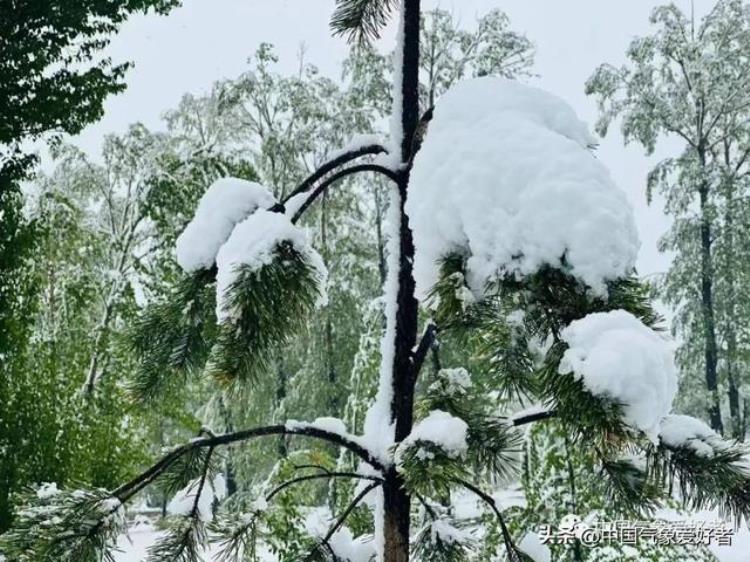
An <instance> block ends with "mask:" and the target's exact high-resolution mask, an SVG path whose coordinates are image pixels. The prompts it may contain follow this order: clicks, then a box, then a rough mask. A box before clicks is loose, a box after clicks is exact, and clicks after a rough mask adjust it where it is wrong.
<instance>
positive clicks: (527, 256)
mask: <svg viewBox="0 0 750 562" xmlns="http://www.w3.org/2000/svg"><path fill="white" fill-rule="evenodd" d="M594 142H595V140H594V138H593V137H592V136H591V135H590V134H589V132H588V130H587V128H586V126H585V124H584V123H583V122H581V121H580V120H579V119H578V118H577V117H576V115H575V113H574V112H573V110H572V108H571V107H570V106H568V105H567V104H566V103H565V102H563V101H562V100H561V99H559V98H557V97H556V96H553V95H552V94H549V93H547V92H544V91H543V90H539V89H537V88H532V87H530V86H525V85H523V84H520V83H518V82H516V81H512V80H506V79H503V78H496V77H483V78H477V79H473V80H467V81H464V82H461V83H459V84H457V85H456V86H455V87H453V88H452V89H451V90H450V91H448V92H447V93H446V94H445V95H443V96H442V97H441V98H440V100H439V101H438V103H437V105H436V108H435V113H434V117H433V119H432V121H431V122H430V125H429V129H428V131H427V134H426V138H425V140H424V143H423V145H422V148H421V150H420V152H419V153H418V154H417V156H416V158H415V161H414V167H413V170H412V173H411V181H410V184H409V195H408V199H407V202H406V211H407V213H408V215H409V222H410V225H411V228H412V229H413V232H414V242H415V245H416V257H415V277H416V281H417V292H418V294H419V296H420V298H422V299H424V297H425V295H426V293H427V292H428V291H429V290H430V288H431V287H432V286H433V285H434V283H435V282H436V281H437V277H438V268H439V266H438V262H439V260H440V259H441V258H444V257H445V256H447V255H449V254H451V253H460V254H463V255H466V256H467V257H468V272H467V273H468V275H467V277H468V282H469V285H470V288H471V289H472V291H473V292H474V293H475V295H477V296H480V297H481V296H482V293H483V290H484V288H485V285H486V283H487V282H488V281H490V280H492V279H493V278H495V277H496V276H498V275H504V274H515V275H526V274H530V273H533V272H535V271H536V270H537V269H538V268H539V267H540V266H542V265H544V264H549V265H552V266H553V267H555V266H556V267H562V266H563V257H564V263H565V267H566V269H567V270H568V271H569V272H570V273H571V274H573V275H575V276H576V277H577V278H579V279H580V280H581V281H583V282H584V283H586V284H587V285H589V286H590V287H592V289H593V290H595V291H596V292H598V293H601V292H603V290H604V288H605V281H606V280H608V279H614V278H617V277H620V276H623V275H626V274H627V273H629V272H630V271H631V270H632V268H633V266H634V263H635V259H636V255H637V252H638V247H639V242H638V236H637V232H636V229H635V222H634V219H633V212H632V209H631V207H630V205H629V203H628V201H627V199H626V197H625V194H624V193H623V192H622V191H620V190H619V189H618V188H617V187H616V186H615V185H614V183H613V182H612V179H611V178H610V176H609V173H608V172H607V170H606V168H605V167H604V166H603V165H602V164H601V163H600V162H599V161H598V160H597V159H596V158H595V157H594V155H593V154H592V153H591V151H590V150H589V146H591V145H592V144H594Z"/></svg>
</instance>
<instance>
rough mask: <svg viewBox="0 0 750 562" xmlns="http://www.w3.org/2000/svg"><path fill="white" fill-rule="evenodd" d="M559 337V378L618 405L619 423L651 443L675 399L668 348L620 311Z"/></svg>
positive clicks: (574, 325)
mask: <svg viewBox="0 0 750 562" xmlns="http://www.w3.org/2000/svg"><path fill="white" fill-rule="evenodd" d="M560 336H561V338H562V339H563V341H565V343H567V344H568V349H567V350H566V351H565V354H564V355H563V358H562V361H560V366H559V372H560V373H561V374H567V373H571V374H573V376H575V377H576V378H577V379H582V380H583V384H584V386H585V387H586V389H587V390H588V391H589V392H591V394H594V395H595V396H600V397H603V398H609V399H612V400H615V401H617V402H619V403H620V404H622V406H623V415H624V421H625V423H627V424H628V425H630V426H631V427H635V428H637V429H640V430H642V431H643V432H644V433H645V434H646V435H647V436H648V437H649V438H651V439H652V440H653V441H654V442H656V440H657V437H658V434H659V429H660V423H661V422H662V420H663V419H664V417H665V416H666V415H667V414H668V413H669V412H670V410H671V409H672V401H673V400H674V397H675V394H677V369H676V368H675V365H674V359H673V354H672V351H673V344H672V342H670V341H669V340H666V339H664V338H663V337H661V336H660V335H659V334H657V333H656V332H654V331H653V330H652V329H651V328H649V327H648V326H646V325H645V324H643V323H642V322H641V321H640V320H639V319H638V318H636V317H635V316H633V315H632V314H630V313H629V312H626V311H624V310H612V311H610V312H597V313H593V314H589V315H588V316H585V317H583V318H581V319H580V320H574V321H573V322H571V323H570V325H569V326H568V327H566V328H565V329H563V331H562V333H561V334H560Z"/></svg>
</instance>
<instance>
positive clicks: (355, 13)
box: [331, 0, 396, 43]
mask: <svg viewBox="0 0 750 562" xmlns="http://www.w3.org/2000/svg"><path fill="white" fill-rule="evenodd" d="M395 6H396V0H338V1H337V3H336V10H335V11H334V13H333V16H332V18H331V27H332V28H333V32H334V33H335V34H336V35H344V36H346V37H347V40H349V41H350V42H355V41H356V42H360V43H362V42H366V41H368V40H371V39H377V38H378V37H380V31H381V30H382V29H383V27H385V25H386V24H387V23H388V18H389V16H390V14H391V11H392V10H393V9H394V8H395Z"/></svg>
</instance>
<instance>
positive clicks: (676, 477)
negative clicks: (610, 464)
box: [647, 443, 750, 526]
mask: <svg viewBox="0 0 750 562" xmlns="http://www.w3.org/2000/svg"><path fill="white" fill-rule="evenodd" d="M745 455H746V450H745V449H744V448H743V447H741V446H739V445H736V444H735V445H732V444H729V443H726V444H725V446H724V447H723V448H722V449H718V450H714V453H713V455H711V456H707V455H701V454H698V453H696V452H695V451H694V450H692V449H690V448H689V447H679V448H675V447H669V446H666V445H664V444H663V443H662V444H661V445H660V446H659V447H658V448H651V449H650V450H649V451H648V454H647V458H648V459H649V462H650V463H652V466H653V469H652V473H653V478H654V479H655V480H656V481H657V482H658V483H659V484H661V485H662V486H665V487H668V488H669V490H670V491H671V490H672V484H673V483H675V484H676V485H677V489H678V491H679V492H680V499H681V500H682V502H683V503H684V504H685V505H686V506H688V507H689V508H690V509H693V510H701V509H718V511H719V514H720V515H721V516H728V517H731V518H732V519H733V521H734V523H735V525H737V526H739V524H740V523H741V521H742V519H743V518H744V519H745V520H746V521H750V475H748V472H747V467H746V466H745V464H744V463H745Z"/></svg>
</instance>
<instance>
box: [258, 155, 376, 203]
mask: <svg viewBox="0 0 750 562" xmlns="http://www.w3.org/2000/svg"><path fill="white" fill-rule="evenodd" d="M383 152H388V151H387V150H386V149H385V147H383V146H382V145H379V144H369V145H366V146H362V147H359V148H357V149H356V150H349V151H346V152H344V153H343V154H340V155H338V156H336V157H335V158H331V159H330V160H328V161H327V162H325V163H323V164H322V165H321V166H319V167H318V169H317V170H315V171H314V172H313V173H312V174H310V175H309V176H308V177H307V178H305V179H304V180H303V181H302V183H300V184H299V185H298V186H297V187H296V188H295V189H294V190H292V191H291V193H289V195H287V196H286V197H285V198H284V199H283V200H282V202H281V203H280V204H279V206H278V207H279V208H276V207H274V208H272V209H270V210H272V211H281V208H280V207H282V206H283V205H284V204H286V203H288V202H289V200H290V199H291V198H292V197H294V196H296V195H299V194H300V193H305V192H306V191H309V190H310V189H311V188H312V187H313V186H314V185H315V184H316V183H317V182H318V181H320V180H321V179H323V178H324V177H325V176H326V175H327V174H329V173H330V172H332V171H334V170H335V169H336V168H338V167H340V166H343V165H344V164H347V163H349V162H351V161H352V160H356V159H357V158H359V157H360V156H366V155H374V154H381V153H383Z"/></svg>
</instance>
